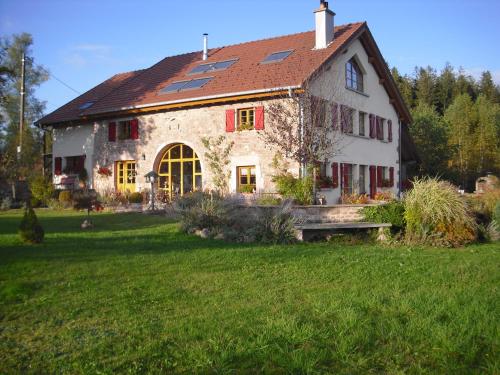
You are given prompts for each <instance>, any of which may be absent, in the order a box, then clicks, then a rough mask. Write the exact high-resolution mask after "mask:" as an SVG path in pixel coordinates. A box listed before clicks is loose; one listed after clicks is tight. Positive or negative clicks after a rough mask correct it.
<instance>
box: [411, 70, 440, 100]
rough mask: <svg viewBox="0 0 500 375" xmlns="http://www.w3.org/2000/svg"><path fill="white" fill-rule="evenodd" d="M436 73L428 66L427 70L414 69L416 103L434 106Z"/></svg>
mask: <svg viewBox="0 0 500 375" xmlns="http://www.w3.org/2000/svg"><path fill="white" fill-rule="evenodd" d="M436 79H437V77H436V71H435V70H434V69H433V68H431V67H430V66H428V67H427V68H425V69H424V68H415V89H416V103H415V105H419V104H427V105H430V106H435V105H436V94H435V90H436Z"/></svg>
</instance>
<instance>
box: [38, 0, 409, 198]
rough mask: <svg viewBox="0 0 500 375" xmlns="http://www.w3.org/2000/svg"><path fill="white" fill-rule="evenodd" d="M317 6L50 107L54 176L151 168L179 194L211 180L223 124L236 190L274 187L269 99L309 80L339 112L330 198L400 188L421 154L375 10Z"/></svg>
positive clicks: (120, 179) (112, 182)
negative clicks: (290, 28) (300, 20)
mask: <svg viewBox="0 0 500 375" xmlns="http://www.w3.org/2000/svg"><path fill="white" fill-rule="evenodd" d="M314 16H315V21H316V28H315V30H313V31H308V32H302V33H298V34H293V35H286V36H280V37H273V38H269V39H264V40H257V41H252V42H246V43H241V44H236V45H231V46H225V47H218V48H210V49H208V47H207V37H206V35H205V38H204V48H203V50H202V51H198V52H192V53H187V54H183V55H177V56H171V57H166V58H165V59H163V60H161V61H159V62H158V63H156V64H155V65H153V66H151V67H149V68H146V69H143V70H138V71H133V72H128V73H121V74H117V75H115V76H113V77H111V78H110V79H108V80H106V81H104V82H103V83H101V84H99V85H98V86H96V87H94V88H92V89H91V90H89V91H87V92H86V93H84V94H83V95H81V96H79V97H77V98H76V99H74V100H72V101H71V102H69V103H67V104H65V105H63V106H62V107H60V108H59V109H57V110H55V111H54V112H52V113H50V114H48V115H47V116H45V117H43V118H42V119H40V120H39V121H38V122H37V125H38V126H40V127H42V128H44V129H46V130H51V131H52V136H53V147H52V154H51V155H50V157H49V160H51V161H52V165H51V169H52V175H53V181H54V184H57V185H65V184H67V183H69V181H71V178H73V177H74V176H75V175H77V174H78V173H79V172H80V171H81V170H82V169H83V168H85V169H86V170H87V171H88V175H89V179H88V184H89V186H90V187H92V188H95V189H96V190H101V191H103V190H107V191H109V190H119V191H141V190H143V189H146V188H148V187H149V184H147V183H146V181H145V178H144V175H145V174H146V173H148V172H150V171H155V172H157V173H158V174H159V181H158V186H157V187H158V189H162V190H164V191H165V192H166V193H167V194H169V195H171V196H172V195H182V194H185V193H187V192H190V191H193V190H195V189H210V188H211V187H212V176H211V172H210V169H209V168H208V166H207V160H206V159H205V157H204V153H205V148H204V146H203V144H202V142H201V138H202V137H218V136H220V135H224V136H225V137H227V139H228V140H229V141H234V147H233V149H232V151H231V155H230V160H231V163H230V166H229V168H230V171H231V177H230V182H229V186H230V190H231V191H232V192H241V191H246V192H248V191H254V192H257V193H264V192H274V185H273V182H272V174H273V171H272V169H271V163H272V159H273V156H274V155H275V153H276V152H277V150H275V149H272V148H270V147H266V144H265V142H264V141H263V139H262V136H261V135H262V134H261V133H262V132H264V131H271V132H272V131H273V123H272V121H270V120H269V116H267V114H266V111H267V109H268V108H269V105H270V104H271V103H273V102H276V101H280V100H285V98H286V97H287V95H288V94H291V93H300V92H301V91H300V90H301V88H303V87H304V85H305V84H308V85H309V87H313V88H314V87H317V88H318V94H317V95H318V96H320V97H321V98H322V99H324V100H325V101H327V102H328V103H330V104H332V103H333V104H334V105H333V108H335V111H332V112H331V116H332V124H334V123H338V121H340V122H342V128H341V129H338V128H337V129H336V130H334V131H340V132H342V138H341V142H342V143H343V144H342V147H341V148H340V149H341V151H340V152H338V153H337V154H336V155H335V156H334V157H333V158H331V160H322V161H321V163H322V164H321V166H322V168H321V173H322V174H323V175H325V176H328V177H329V178H330V181H331V184H330V185H329V186H322V190H321V194H322V195H324V196H325V197H326V200H327V201H328V203H337V202H338V199H339V197H340V196H341V194H342V193H343V192H344V193H354V192H355V193H366V194H370V195H372V196H373V195H374V194H375V193H376V192H377V191H380V190H386V191H390V192H392V193H393V194H394V195H398V194H399V192H400V189H401V186H402V184H403V181H404V180H405V178H406V176H405V173H406V172H405V170H406V167H407V165H408V164H409V163H414V162H415V161H416V160H417V159H418V156H417V155H416V152H415V147H414V144H413V142H412V140H411V138H410V135H409V132H408V125H409V124H410V122H411V116H410V113H409V111H408V109H407V107H406V106H405V103H404V101H403V99H402V97H401V95H400V93H399V92H398V89H397V87H396V84H395V82H394V81H393V79H392V76H391V74H390V71H389V69H388V67H387V65H386V63H385V61H384V58H383V57H382V55H381V53H380V50H379V48H378V47H377V44H376V43H375V40H374V38H373V36H372V34H371V32H370V30H369V28H368V26H367V24H366V22H360V23H351V24H347V25H340V26H334V16H335V13H333V11H332V10H330V9H329V8H328V3H327V2H325V1H321V3H320V7H319V9H317V10H315V11H314ZM325 88H326V90H325ZM339 107H340V108H342V110H341V111H340V110H338V109H339ZM333 117H335V118H333ZM339 117H340V118H339ZM291 167H292V171H294V172H295V173H298V170H299V166H298V165H297V163H291ZM103 172H108V173H107V174H110V175H109V176H106V173H103ZM109 172H110V173H109Z"/></svg>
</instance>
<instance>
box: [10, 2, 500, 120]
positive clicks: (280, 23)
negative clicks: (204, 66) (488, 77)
mask: <svg viewBox="0 0 500 375" xmlns="http://www.w3.org/2000/svg"><path fill="white" fill-rule="evenodd" d="M329 3H330V8H331V9H333V10H334V11H335V12H336V14H337V15H336V17H335V23H336V24H344V23H349V22H356V21H364V20H366V21H367V22H368V25H369V27H370V29H371V31H372V33H373V34H374V36H375V40H376V41H377V43H378V45H379V48H380V50H381V51H382V54H383V55H384V57H385V59H386V60H387V61H388V63H389V64H390V66H396V67H397V68H398V69H399V70H400V72H402V73H412V72H413V69H414V67H415V66H416V65H418V66H426V65H431V66H433V67H436V68H439V69H441V68H442V67H443V66H444V64H445V63H446V62H447V61H448V62H450V63H451V64H452V65H453V66H455V67H459V66H462V67H463V68H464V69H465V70H466V71H467V72H469V73H470V74H472V75H476V76H477V75H478V74H479V73H480V72H481V71H482V70H490V71H491V72H492V74H493V76H494V78H495V81H496V82H497V83H500V48H499V45H500V43H499V39H500V22H498V15H499V14H500V1H499V0H469V1H465V0H454V1H451V0H414V1H407V0H331V1H330V2H329ZM318 4H319V0H288V1H285V0H232V1H230V0H204V1H201V0H185V1H178V0H176V1H173V0H163V1H146V0H144V1H128V0H119V1H117V0H110V1H106V0H101V1H97V0H85V1H82V0H80V1H71V0H64V1H55V0H44V1H42V0H39V1H27V0H1V1H0V35H2V36H6V35H10V34H13V33H20V32H23V31H26V32H29V33H31V34H32V35H33V37H34V41H35V45H34V48H33V51H34V56H35V60H36V61H37V62H38V63H40V64H43V65H44V66H45V67H47V68H48V69H49V70H50V72H51V73H52V74H53V75H54V77H57V78H59V79H60V80H62V81H64V82H65V83H66V84H68V85H69V86H71V87H72V88H74V89H75V90H77V91H79V92H81V93H83V92H85V91H87V90H88V89H90V88H92V87H93V86H95V85H96V84H98V83H100V82H102V81H103V80H105V79H107V78H109V77H110V76H112V75H113V74H115V73H119V72H124V71H130V70H136V69H141V68H145V67H148V66H151V65H152V64H154V63H156V62H157V61H159V60H160V59H162V58H164V57H165V56H170V55H176V54H180V53H184V52H190V51H195V50H199V49H201V47H202V33H204V32H207V33H209V46H210V47H217V46H223V45H227V44H234V43H240V42H244V41H250V40H256V39H261V38H267V37H271V36H277V35H285V34H291V33H296V32H301V31H306V30H312V29H314V16H313V13H312V12H313V10H314V9H316V8H317V7H318ZM495 18H496V19H495ZM38 96H39V98H40V99H42V100H45V101H47V111H46V112H50V111H52V110H54V109H56V108H57V107H59V106H61V105H63V104H64V103H66V102H67V101H69V100H71V99H73V98H74V97H76V96H77V94H76V93H75V92H74V91H72V90H70V89H68V88H67V87H65V86H64V85H63V84H61V83H60V82H58V81H57V80H56V79H55V78H51V79H50V80H49V81H48V82H47V83H45V84H43V85H42V86H41V87H40V89H39V90H38Z"/></svg>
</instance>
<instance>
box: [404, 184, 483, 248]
mask: <svg viewBox="0 0 500 375" xmlns="http://www.w3.org/2000/svg"><path fill="white" fill-rule="evenodd" d="M404 206H405V220H406V240H407V241H408V242H410V243H422V244H429V245H433V246H453V247H456V246H461V245H464V244H466V243H468V242H471V241H473V240H474V239H475V236H476V224H475V222H474V219H473V217H472V215H471V213H470V211H469V209H468V207H467V205H466V203H465V201H464V200H463V199H462V197H461V196H460V194H459V193H458V192H457V189H456V188H455V187H454V186H453V185H451V184H450V183H448V182H445V181H440V180H439V179H437V178H423V179H417V180H415V181H414V182H413V189H412V190H410V191H409V192H408V193H407V195H406V198H405V201H404Z"/></svg>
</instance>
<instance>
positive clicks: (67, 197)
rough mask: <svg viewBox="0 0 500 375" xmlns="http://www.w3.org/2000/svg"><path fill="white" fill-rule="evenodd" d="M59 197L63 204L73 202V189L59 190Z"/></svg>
mask: <svg viewBox="0 0 500 375" xmlns="http://www.w3.org/2000/svg"><path fill="white" fill-rule="evenodd" d="M58 199H59V202H61V203H62V204H63V205H65V204H69V203H71V201H72V197H71V191H69V190H61V191H60V192H59V197H58Z"/></svg>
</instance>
